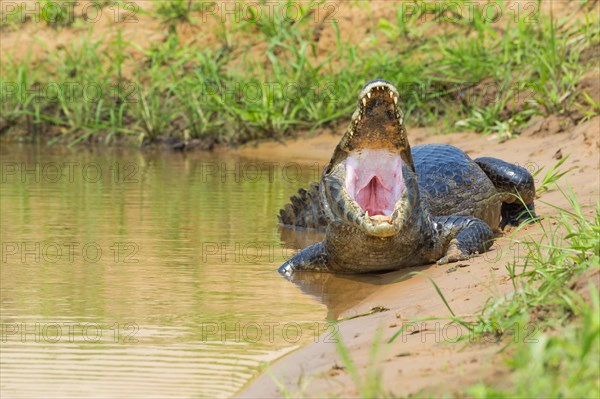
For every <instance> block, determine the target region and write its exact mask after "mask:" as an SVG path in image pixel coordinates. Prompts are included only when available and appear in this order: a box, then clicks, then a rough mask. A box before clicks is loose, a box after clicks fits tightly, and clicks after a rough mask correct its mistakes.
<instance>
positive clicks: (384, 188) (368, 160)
mask: <svg viewBox="0 0 600 399" xmlns="http://www.w3.org/2000/svg"><path fill="white" fill-rule="evenodd" d="M346 191H347V192H348V195H349V196H350V198H352V199H353V200H354V201H355V202H356V203H358V205H359V206H360V208H361V209H362V210H363V211H364V212H365V216H368V217H373V216H390V215H391V214H392V212H393V211H394V207H395V205H396V202H397V201H398V200H399V199H400V198H401V197H402V193H403V192H404V180H403V178H402V159H401V158H400V155H398V154H394V153H392V152H389V151H388V150H383V149H381V150H370V149H365V150H362V151H358V152H354V153H352V154H350V155H349V156H348V158H347V159H346Z"/></svg>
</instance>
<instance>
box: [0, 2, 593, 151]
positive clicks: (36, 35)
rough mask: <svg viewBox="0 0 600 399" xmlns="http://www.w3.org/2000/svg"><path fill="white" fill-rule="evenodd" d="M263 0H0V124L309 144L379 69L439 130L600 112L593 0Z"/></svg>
mask: <svg viewBox="0 0 600 399" xmlns="http://www.w3.org/2000/svg"><path fill="white" fill-rule="evenodd" d="M261 4H262V3H257V2H196V1H186V0H174V1H163V2H158V3H155V2H151V1H133V2H116V1H102V2H92V1H81V2H78V3H77V4H75V3H72V2H65V1H54V2H47V1H41V2H40V1H38V2H36V1H24V2H21V3H19V4H17V3H10V2H4V3H3V8H2V10H1V14H2V15H1V17H2V18H0V31H1V32H2V41H1V42H0V51H1V52H2V55H3V56H2V60H1V62H0V70H1V73H0V80H1V81H0V88H1V90H2V99H3V101H2V103H1V110H2V116H1V117H0V134H2V135H3V136H5V137H6V139H8V140H20V141H35V140H40V139H42V140H44V141H48V142H50V143H54V144H58V145H75V144H80V143H85V144H88V145H94V146H97V145H106V144H128V145H137V146H145V145H151V144H157V143H158V144H159V145H164V147H166V148H171V149H174V150H194V149H204V150H207V149H208V150H210V149H213V148H215V147H216V146H219V145H221V146H236V145H240V144H243V143H248V142H256V141H260V140H273V141H281V140H283V139H286V138H293V137H297V138H305V137H310V135H311V134H312V133H314V131H315V130H317V129H321V130H322V129H325V130H327V129H329V130H335V129H336V127H337V125H338V124H339V123H340V122H342V123H345V122H346V121H347V120H348V118H349V116H350V115H351V113H352V111H353V109H354V107H355V101H356V95H357V93H358V92H359V90H360V88H361V86H362V85H363V84H365V83H366V82H367V81H368V80H370V79H373V78H377V77H380V78H385V79H388V80H390V81H391V82H393V83H394V84H395V85H396V86H397V87H398V88H399V90H400V94H401V101H402V103H403V108H404V110H405V113H406V120H407V121H408V122H409V123H410V124H412V125H415V126H419V127H435V128H436V129H437V130H439V131H441V132H451V131H457V130H471V131H476V132H481V133H491V134H497V135H498V137H499V138H500V139H501V140H505V139H509V138H511V137H514V136H516V135H518V134H520V133H521V132H522V131H523V129H524V128H525V126H526V125H527V124H528V123H529V122H530V120H531V118H534V117H536V116H537V117H544V118H545V117H548V116H551V115H558V116H559V117H561V118H564V117H568V119H569V120H570V122H569V123H571V124H578V123H581V122H584V121H586V120H589V119H590V118H592V117H593V116H595V115H598V113H599V112H600V108H599V105H598V104H599V103H600V98H598V95H599V94H598V93H599V92H600V91H599V90H598V84H597V81H598V77H597V74H598V71H597V70H595V68H596V67H597V65H598V60H599V58H598V54H599V52H598V49H599V48H600V47H599V46H598V45H599V40H600V28H599V21H598V12H597V11H598V4H597V2H591V1H589V2H578V3H577V4H576V5H575V6H572V5H571V3H568V2H562V1H553V2H531V1H516V2H509V3H507V2H492V3H490V2H484V1H482V2H467V3H462V2H450V3H446V2H431V3H427V4H425V3H423V4H420V3H419V5H418V6H417V5H415V4H414V3H412V2H407V1H398V2H383V1H373V2H339V1H332V2H322V1H306V2H294V1H291V0H285V1H281V2H273V3H272V4H271V3H265V4H263V5H262V6H261ZM596 69H597V68H596ZM590 71H592V74H591V75H590ZM594 73H595V75H594Z"/></svg>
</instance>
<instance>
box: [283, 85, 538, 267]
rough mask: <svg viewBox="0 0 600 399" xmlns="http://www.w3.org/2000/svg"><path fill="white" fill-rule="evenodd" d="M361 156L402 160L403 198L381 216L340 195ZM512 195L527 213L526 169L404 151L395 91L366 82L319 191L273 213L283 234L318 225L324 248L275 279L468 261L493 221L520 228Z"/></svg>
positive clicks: (442, 149) (443, 149) (435, 150)
mask: <svg viewBox="0 0 600 399" xmlns="http://www.w3.org/2000/svg"><path fill="white" fill-rule="evenodd" d="M365 149H369V150H377V151H381V150H385V151H386V152H389V153H390V154H397V156H399V157H400V158H401V160H402V167H401V169H402V177H403V183H404V185H405V189H404V191H403V193H402V196H401V198H399V199H398V200H397V202H396V204H395V207H394V210H393V213H391V214H390V215H389V216H380V217H372V216H369V215H368V214H366V213H365V211H363V209H362V208H361V206H360V205H359V204H358V203H357V202H355V201H354V200H353V198H352V197H351V196H350V195H349V193H348V192H347V189H346V188H347V186H346V176H347V170H346V161H347V159H348V158H349V157H350V155H351V154H355V153H356V152H357V151H364V150H365ZM417 176H418V179H417ZM417 181H418V183H417ZM514 194H521V195H522V197H523V198H524V201H525V203H526V204H527V207H528V209H530V210H531V211H532V212H533V197H534V196H535V188H534V186H533V179H532V178H531V175H530V174H529V173H528V172H527V171H526V170H525V169H524V168H520V167H518V166H515V165H511V164H508V163H506V162H503V161H501V160H498V159H494V158H479V159H477V160H475V161H473V160H471V159H470V158H469V157H468V156H467V155H466V154H465V153H464V152H463V151H461V150H459V149H458V148H455V147H452V146H449V145H437V144H434V145H424V146H417V147H415V148H413V149H412V150H411V147H410V144H409V142H408V138H407V134H406V129H405V127H404V124H403V115H402V111H401V110H400V108H399V106H398V93H397V91H396V89H395V88H394V86H393V85H391V83H389V82H386V81H381V80H376V81H372V82H369V83H368V84H367V85H366V86H365V87H364V88H363V90H362V91H361V94H360V96H359V107H358V108H357V110H356V111H355V112H354V114H353V117H352V121H351V122H350V126H349V127H348V129H347V130H346V132H345V134H344V135H343V137H342V138H341V140H340V142H339V144H338V145H337V147H336V149H335V150H334V153H333V156H332V159H331V161H330V163H329V164H328V165H327V167H326V168H325V169H324V171H323V177H322V179H321V182H320V184H319V185H318V186H316V185H315V186H312V187H311V188H310V189H309V190H308V191H304V190H301V198H297V197H293V198H292V204H291V205H287V206H286V208H285V209H283V210H282V211H281V212H280V217H279V218H280V222H281V223H282V224H284V225H294V226H302V227H313V228H315V227H323V226H326V236H325V239H324V241H322V242H320V243H317V244H315V245H312V246H310V247H308V248H305V249H304V250H302V251H301V252H299V253H298V254H296V255H295V256H294V257H292V258H291V259H290V260H289V261H287V262H286V263H285V264H284V265H282V266H281V267H280V269H279V271H280V272H281V273H282V274H284V275H286V276H290V275H291V274H292V273H294V272H295V271H299V270H307V271H331V272H338V273H364V272H374V271H390V270H397V269H401V268H404V267H410V266H416V265H422V264H427V263H432V262H436V261H437V262H438V263H447V262H455V261H459V260H463V259H468V258H469V257H471V256H473V255H474V254H476V253H482V252H484V251H487V250H488V249H489V247H490V246H491V245H492V241H493V236H494V234H493V232H492V229H495V228H497V227H498V224H499V222H500V217H501V216H502V223H501V226H502V227H503V226H504V225H507V224H515V223H518V222H520V221H522V220H523V218H522V217H521V219H519V218H518V217H516V215H518V214H521V213H522V211H523V210H524V209H525V207H523V206H522V205H520V203H518V202H516V201H515V200H516V196H515V195H514ZM318 197H320V201H317V200H316V199H317V198H318ZM323 216H324V217H323Z"/></svg>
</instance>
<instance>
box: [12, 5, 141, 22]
mask: <svg viewBox="0 0 600 399" xmlns="http://www.w3.org/2000/svg"><path fill="white" fill-rule="evenodd" d="M139 11H140V7H139V5H137V4H136V3H134V2H128V1H109V2H105V1H4V0H3V1H2V2H0V21H1V22H2V23H3V24H7V23H8V22H9V21H12V22H18V23H25V22H27V21H33V22H34V23H45V24H48V25H54V26H57V25H65V26H69V25H71V24H73V22H75V20H81V21H83V22H84V23H86V24H93V23H98V22H100V21H102V20H103V19H110V20H111V21H113V22H122V23H137V22H139V20H138V17H137V16H138V14H139Z"/></svg>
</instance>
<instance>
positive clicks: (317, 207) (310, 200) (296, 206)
mask: <svg viewBox="0 0 600 399" xmlns="http://www.w3.org/2000/svg"><path fill="white" fill-rule="evenodd" d="M290 201H291V203H289V204H285V207H284V208H283V209H281V210H280V211H279V216H278V218H279V223H281V224H282V225H284V226H291V227H304V228H307V229H323V228H325V227H326V226H327V219H326V218H325V212H324V211H323V206H322V205H321V197H320V194H319V184H318V183H311V184H310V186H309V187H308V190H305V189H303V188H301V189H300V190H298V195H294V196H293V197H291V198H290Z"/></svg>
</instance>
